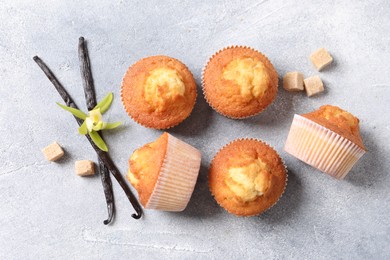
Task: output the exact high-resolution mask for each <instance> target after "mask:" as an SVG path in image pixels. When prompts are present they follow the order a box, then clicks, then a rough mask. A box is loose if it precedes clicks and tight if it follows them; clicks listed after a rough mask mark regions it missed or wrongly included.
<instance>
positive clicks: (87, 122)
mask: <svg viewBox="0 0 390 260" xmlns="http://www.w3.org/2000/svg"><path fill="white" fill-rule="evenodd" d="M85 124H86V125H87V129H88V132H91V131H92V130H93V121H92V119H91V118H89V117H87V118H86V119H85Z"/></svg>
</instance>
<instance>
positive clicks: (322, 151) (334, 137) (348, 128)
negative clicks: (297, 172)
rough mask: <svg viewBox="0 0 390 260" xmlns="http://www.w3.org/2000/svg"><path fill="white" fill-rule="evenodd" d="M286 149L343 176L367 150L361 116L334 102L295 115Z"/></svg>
mask: <svg viewBox="0 0 390 260" xmlns="http://www.w3.org/2000/svg"><path fill="white" fill-rule="evenodd" d="M284 149H285V151H286V152H288V153H289V154H291V155H293V156H294V157H296V158H298V159H300V160H302V161H304V162H305V163H307V164H309V165H311V166H313V167H315V168H317V169H319V170H320V171H323V172H325V173H327V174H329V175H331V176H333V177H335V178H337V179H343V178H344V177H345V176H346V175H347V173H348V172H349V171H350V170H351V168H352V167H353V165H354V164H355V163H356V162H357V161H358V160H359V159H360V157H362V155H363V154H364V153H365V152H366V148H365V147H364V145H363V141H362V138H361V136H360V130H359V119H358V118H356V117H355V116H353V115H352V114H351V113H349V112H347V111H345V110H343V109H341V108H339V107H336V106H331V105H325V106H322V107H320V108H319V109H318V110H316V111H314V112H312V113H308V114H304V115H302V116H300V115H295V116H294V119H293V122H292V125H291V129H290V132H289V134H288V137H287V141H286V145H285V147H284Z"/></svg>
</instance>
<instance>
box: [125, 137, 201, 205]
mask: <svg viewBox="0 0 390 260" xmlns="http://www.w3.org/2000/svg"><path fill="white" fill-rule="evenodd" d="M200 160H201V155H200V152H199V151H198V150H197V149H195V148H194V147H192V146H190V145H189V144H187V143H184V142H182V141H180V140H179V139H177V138H175V137H173V136H172V135H170V134H168V133H164V134H162V135H161V136H160V137H159V138H158V139H157V140H156V141H154V142H152V143H148V144H146V145H144V146H143V147H141V148H139V149H137V150H135V151H134V153H133V154H132V155H131V157H130V159H129V166H130V168H129V171H128V174H127V179H128V180H129V181H130V183H131V184H132V185H133V187H134V188H135V189H136V190H137V192H138V195H139V200H140V202H141V204H142V205H143V206H144V207H145V208H147V209H158V210H165V211H182V210H184V208H185V207H186V206H187V204H188V201H189V199H190V197H191V194H192V192H193V190H194V186H195V183H196V179H197V177H198V173H199V168H200Z"/></svg>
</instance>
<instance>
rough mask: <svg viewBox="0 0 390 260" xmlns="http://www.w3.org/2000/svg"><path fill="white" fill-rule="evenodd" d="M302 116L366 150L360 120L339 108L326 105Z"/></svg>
mask: <svg viewBox="0 0 390 260" xmlns="http://www.w3.org/2000/svg"><path fill="white" fill-rule="evenodd" d="M302 116H303V117H306V118H307V119H310V120H312V121H314V122H316V123H317V124H320V125H322V126H324V127H326V128H328V129H330V130H332V131H333V132H336V133H337V134H339V135H341V136H343V137H345V138H346V139H348V140H350V141H351V142H353V143H355V144H356V145H358V146H359V147H360V148H362V149H364V150H366V148H365V147H364V145H363V140H362V138H361V136H360V130H359V119H358V118H357V117H355V116H354V115H352V114H351V113H349V112H347V111H345V110H343V109H341V108H339V107H337V106H331V105H325V106H321V107H320V108H319V109H318V110H316V111H313V112H311V113H308V114H304V115H302Z"/></svg>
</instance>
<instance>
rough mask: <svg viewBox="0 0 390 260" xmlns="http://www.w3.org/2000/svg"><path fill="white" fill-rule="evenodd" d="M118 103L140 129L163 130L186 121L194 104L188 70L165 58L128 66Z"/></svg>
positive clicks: (190, 76) (193, 92)
mask: <svg viewBox="0 0 390 260" xmlns="http://www.w3.org/2000/svg"><path fill="white" fill-rule="evenodd" d="M121 97H122V102H123V104H124V106H125V109H126V111H127V113H128V114H129V116H130V117H132V118H133V119H134V120H135V121H136V122H138V123H139V124H141V125H144V126H146V127H150V128H156V129H164V128H169V127H172V126H175V125H177V124H179V123H180V122H182V121H183V120H184V119H186V118H187V117H188V116H189V115H190V113H191V111H192V109H193V107H194V104H195V99H196V83H195V80H194V77H193V76H192V74H191V72H190V71H189V70H188V68H187V67H186V66H185V65H184V64H183V63H181V62H180V61H179V60H177V59H174V58H171V57H167V56H153V57H148V58H144V59H142V60H140V61H138V62H137V63H135V64H134V65H133V66H131V67H130V68H129V69H128V70H127V72H126V74H125V76H124V78H123V82H122V88H121Z"/></svg>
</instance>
